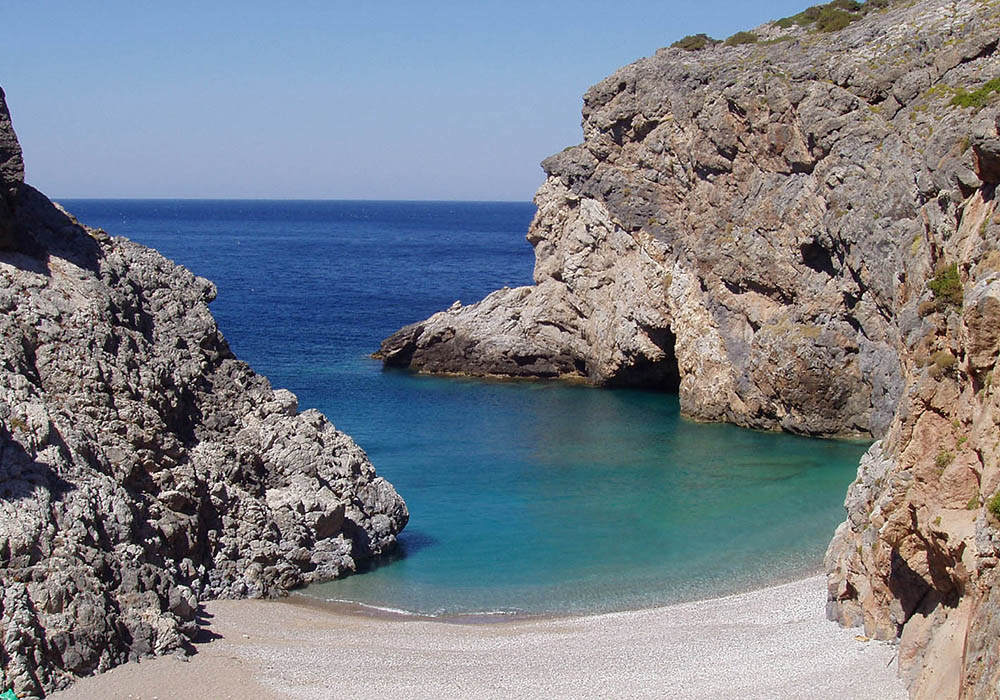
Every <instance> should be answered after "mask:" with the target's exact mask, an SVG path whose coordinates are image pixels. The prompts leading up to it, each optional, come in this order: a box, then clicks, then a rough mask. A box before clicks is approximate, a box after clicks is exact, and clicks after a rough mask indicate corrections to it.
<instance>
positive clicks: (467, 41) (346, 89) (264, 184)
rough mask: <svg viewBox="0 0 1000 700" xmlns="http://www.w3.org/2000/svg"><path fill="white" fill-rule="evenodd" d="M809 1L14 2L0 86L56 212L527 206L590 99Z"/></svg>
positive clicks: (573, 136)
mask: <svg viewBox="0 0 1000 700" xmlns="http://www.w3.org/2000/svg"><path fill="white" fill-rule="evenodd" d="M807 4H808V3H807V2H804V1H795V0H770V1H767V2H757V3H746V2H737V1H736V0H701V2H697V3H689V2H677V1H675V0H665V1H661V2H647V1H645V0H618V1H617V2H590V1H584V2H567V1H562V0H558V1H556V2H544V0H539V2H537V3H531V2H520V1H518V0H508V1H507V2H493V3H476V2H472V1H470V2H462V3H451V2H425V3H421V2H413V1H410V2H394V1H383V2H373V3H366V2H349V3H348V2H338V1H330V2H295V3H279V2H274V0H271V1H270V2H256V1H252V0H244V1H243V2H239V3H236V2H215V3H189V2H181V1H177V2H171V3H162V2H158V3H152V2H141V1H133V2H124V1H122V2H118V1H111V0H106V1H103V2H100V3H87V2H79V1H77V2H48V1H47V0H36V1H34V2H11V3H6V4H5V7H4V10H3V24H4V28H3V41H2V42H0V85H2V86H3V88H4V90H5V91H6V93H7V99H8V103H9V105H10V107H11V110H12V112H13V117H14V126H15V129H16V130H17V133H18V136H19V137H20V140H21V144H22V146H23V147H24V151H25V159H26V163H27V169H28V181H29V182H30V183H32V184H33V185H35V186H36V187H38V188H39V189H41V190H42V191H44V192H46V193H48V194H49V195H50V196H53V197H63V198H69V197H237V198H239V197H274V198H323V199H326V198H332V199H496V200H528V199H530V198H531V196H532V194H533V192H534V190H535V189H536V188H537V187H538V185H539V184H540V183H541V181H542V172H541V169H540V168H539V166H538V163H539V161H541V160H542V159H543V158H545V157H546V156H548V155H549V154H551V153H554V152H556V151H559V150H561V149H562V148H564V147H565V146H568V145H571V144H575V143H579V141H580V140H581V132H580V106H581V96H582V95H583V93H584V91H585V90H586V89H587V87H588V86H590V85H592V84H593V83H596V82H597V81H599V80H600V79H602V78H604V77H605V76H607V75H609V74H610V73H612V72H613V71H614V70H615V69H616V68H618V67H619V66H622V65H625V64H627V63H631V62H632V61H634V60H636V59H638V58H641V57H642V56H648V55H650V54H652V53H653V52H654V51H655V50H656V49H657V48H659V47H661V46H665V45H667V44H669V43H671V42H672V41H674V40H676V39H678V38H679V37H681V36H684V35H685V34H693V33H698V32H707V33H709V34H711V35H713V36H717V37H723V38H724V37H726V36H728V35H730V34H732V33H734V32H736V31H738V30H740V29H748V28H751V27H753V26H756V25H758V24H761V23H763V22H765V21H767V20H769V19H774V18H777V17H782V16H786V15H789V14H793V13H794V12H797V11H799V10H801V9H802V8H803V7H805V5H807Z"/></svg>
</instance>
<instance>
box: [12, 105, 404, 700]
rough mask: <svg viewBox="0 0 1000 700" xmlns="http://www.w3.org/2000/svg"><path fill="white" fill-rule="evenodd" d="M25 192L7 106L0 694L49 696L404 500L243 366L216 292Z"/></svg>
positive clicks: (387, 532)
mask: <svg viewBox="0 0 1000 700" xmlns="http://www.w3.org/2000/svg"><path fill="white" fill-rule="evenodd" d="M23 180H24V168H23V164H22V160H21V150H20V147H19V146H18V143H17V139H16V137H15V135H14V131H13V130H12V128H11V124H10V115H9V113H8V111H7V106H6V103H5V102H4V100H3V93H2V92H0V311H2V314H0V668H2V674H0V678H2V683H0V686H2V687H11V686H12V687H13V688H14V690H15V692H17V693H18V695H19V696H20V697H22V698H23V697H27V696H33V695H42V694H44V693H45V692H47V691H51V690H53V689H55V688H60V687H63V686H65V685H67V684H68V683H70V682H71V681H72V679H73V678H74V677H76V676H80V675H87V674H91V673H95V672H99V671H103V670H106V669H108V668H110V667H112V666H114V665H116V664H120V663H122V662H125V661H127V660H130V659H135V658H139V657H142V656H146V655H149V654H163V653H167V652H170V651H173V650H180V649H182V648H183V647H184V646H185V644H186V641H187V639H188V638H190V637H192V636H193V635H195V634H196V633H197V631H198V604H199V601H200V600H204V599H207V598H213V597H242V596H254V597H257V596H268V595H274V594H280V593H282V592H283V591H286V590H288V589H289V588H291V587H293V586H297V585H300V584H303V583H308V582H310V581H315V580H322V579H329V578H333V577H336V576H339V575H341V574H343V573H346V572H350V571H353V570H354V569H355V567H356V566H357V565H358V564H359V563H360V562H362V561H364V560H367V559H369V558H371V557H374V556H377V555H378V554H379V553H381V552H383V551H386V550H387V549H388V548H390V547H391V546H392V545H393V544H394V542H395V536H396V534H397V533H398V532H399V531H400V530H401V529H402V528H403V526H404V525H405V524H406V521H407V517H408V516H407V510H406V506H405V504H404V503H403V500H402V499H401V498H400V497H399V496H398V495H397V494H396V492H395V490H394V489H393V488H392V486H391V485H390V484H389V483H388V482H387V481H385V480H384V479H382V478H380V477H378V476H376V474H375V470H374V468H373V467H372V465H371V463H370V462H369V461H368V458H367V457H366V456H365V453H364V452H363V451H362V450H361V448H359V447H358V446H357V445H356V444H355V443H354V442H353V441H352V440H351V438H350V437H348V436H347V435H345V434H344V433H341V432H340V431H338V430H337V429H336V428H334V427H333V426H332V425H331V424H330V423H329V422H328V421H327V420H326V418H324V417H323V416H322V415H321V414H320V413H318V412H316V411H313V410H307V411H302V412H299V410H298V407H297V401H296V399H295V396H294V395H292V394H291V393H290V392H288V391H285V390H277V391H275V390H272V388H271V386H270V385H269V384H268V382H267V380H266V379H265V378H264V377H261V376H259V375H257V374H255V373H254V372H253V371H252V370H251V369H250V368H249V367H248V366H247V365H246V364H245V363H243V362H240V361H239V360H238V359H236V357H234V356H233V353H232V352H231V351H230V349H229V347H228V346H227V344H226V341H225V339H224V338H223V337H222V336H221V335H220V333H219V331H218V328H217V327H216V324H215V321H214V319H213V318H212V315H211V313H210V312H209V310H208V306H207V304H208V302H210V301H211V300H212V299H213V298H214V296H215V288H214V287H213V285H212V284H211V283H210V282H208V281H207V280H204V279H201V278H198V277H195V276H194V275H192V274H191V273H190V272H188V271H187V270H186V269H184V268H182V267H178V266H177V265H175V264H173V263H172V262H170V261H169V260H167V259H165V258H164V257H162V256H161V255H159V254H158V253H156V252H155V251H153V250H150V249H148V248H144V247H143V246H140V245H137V244H135V243H131V242H129V241H127V240H125V239H122V238H111V237H109V236H108V235H107V234H105V233H104V232H103V231H99V230H94V229H90V228H87V227H85V226H82V225H81V224H79V223H78V222H77V221H76V220H75V219H74V218H73V217H72V216H70V215H69V214H67V213H66V212H65V211H63V210H62V209H61V208H60V207H59V206H58V205H55V204H53V203H52V202H50V201H49V200H48V199H46V198H45V196H44V195H42V194H41V193H39V192H38V191H36V190H34V189H33V188H31V187H29V186H28V185H26V184H24V181H23Z"/></svg>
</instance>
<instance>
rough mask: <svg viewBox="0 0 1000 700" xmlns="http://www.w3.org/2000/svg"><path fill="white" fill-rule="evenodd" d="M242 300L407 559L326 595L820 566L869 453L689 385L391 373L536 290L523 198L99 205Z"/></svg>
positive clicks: (551, 604)
mask: <svg viewBox="0 0 1000 700" xmlns="http://www.w3.org/2000/svg"><path fill="white" fill-rule="evenodd" d="M63 203H64V204H65V205H66V206H67V208H68V209H69V210H70V211H72V212H73V213H74V214H76V215H78V216H79V217H80V218H81V219H82V220H84V221H87V222H88V223H89V224H91V225H95V226H102V227H104V228H105V229H107V230H108V231H109V232H110V233H112V234H120V235H126V236H129V237H130V238H133V239H134V240H136V241H138V242H140V243H144V244H146V245H150V246H153V247H155V248H157V249H158V250H160V251H161V252H163V253H164V254H165V255H167V256H168V257H171V258H172V259H174V260H176V261H177V262H179V263H181V264H183V265H185V266H187V267H188V268H190V269H191V270H193V271H194V272H195V273H196V274H199V275H202V276H204V277H207V278H209V279H211V280H212V281H214V282H215V283H216V285H217V286H218V289H219V296H218V299H217V300H216V301H215V302H213V303H212V311H213V313H214V314H215V316H216V318H217V319H218V322H219V325H220V328H221V329H222V331H223V333H224V334H225V335H226V337H227V338H228V339H229V342H230V344H231V345H232V347H233V349H234V351H235V352H236V353H237V355H239V356H240V357H241V358H242V359H244V360H246V361H247V362H249V363H250V364H251V365H252V366H253V367H254V368H255V369H256V370H257V371H259V372H261V373H263V374H265V375H267V376H268V377H269V378H270V379H271V382H272V384H273V385H274V386H276V387H284V388H288V389H290V390H292V391H293V392H295V393H296V394H297V395H298V396H299V400H300V407H301V408H311V407H312V408H318V409H319V410H321V411H323V412H324V413H326V414H327V416H328V417H329V418H330V419H331V420H332V421H333V422H334V423H335V424H336V425H337V427H338V428H340V429H341V430H344V431H345V432H348V433H349V434H351V435H352V436H353V437H354V438H355V439H356V440H357V441H358V442H359V444H360V445H361V446H362V447H364V448H365V450H366V451H367V452H368V454H369V456H370V457H371V459H372V461H373V462H374V464H375V466H376V468H377V469H378V472H379V474H381V475H382V476H385V477H386V478H387V479H389V480H390V481H392V482H393V484H394V485H395V486H396V488H397V489H398V490H399V492H400V493H401V494H402V496H403V497H404V498H405V499H406V501H407V504H408V506H409V509H410V513H411V519H410V524H409V525H408V527H407V529H406V530H405V531H404V532H403V534H402V536H401V539H400V548H399V552H398V553H397V555H396V556H394V557H392V558H391V559H390V560H386V561H384V562H383V563H382V565H380V566H378V567H377V568H375V569H374V570H371V571H368V572H365V573H362V574H358V575H354V576H350V577H348V578H345V579H341V580H338V581H333V582H330V583H326V584H320V585H316V586H311V587H309V588H307V589H305V590H304V591H303V593H304V594H305V595H309V596H314V597H317V598H320V599H324V600H342V601H351V602H356V603H361V604H365V605H372V606H378V607H385V608H394V609H400V610H405V611H410V612H417V613H423V614H432V615H463V614H476V613H491V612H517V613H538V614H546V613H557V614H558V613H588V612H600V611H607V610H617V609H625V608H637V607H646V606H651V605H658V604H664V603H670V602H677V601H682V600H689V599H694V598H704V597H709V596H713V595H719V594H724V593H729V592H734V591H738V590H744V589H746V588H750V587H754V586H762V585H766V584H768V583H772V582H776V581H780V580H785V579H789V578H794V577H797V576H800V575H803V574H805V573H809V572H813V571H816V570H817V569H818V568H819V567H820V564H821V562H822V556H823V552H824V550H825V547H826V544H827V542H828V541H829V539H830V537H831V536H832V534H833V530H834V528H835V527H836V525H837V524H838V523H839V522H840V521H841V520H842V519H843V506H842V503H843V498H844V493H845V491H846V488H847V486H848V484H849V483H850V482H851V481H852V480H853V478H854V476H855V473H856V469H857V462H858V458H859V457H860V455H861V453H862V452H863V450H864V448H865V445H864V444H861V443H855V442H844V441H821V440H813V439H807V438H801V437H796V436H791V435H783V434H772V433H760V432H753V431H749V430H744V429H740V428H736V427H733V426H729V425H714V424H698V423H694V422H691V421H687V420H684V419H682V418H681V417H680V416H679V407H678V403H677V397H676V395H673V394H670V393H654V392H643V391H635V390H622V389H616V390H597V389H592V388H589V387H581V386H568V385H562V384H556V383H533V382H488V381H478V380H475V381H474V380H463V379H441V378H431V377H422V376H415V375H412V374H408V373H405V372H399V371H383V370H382V368H381V365H380V364H379V363H378V362H377V361H374V360H372V359H370V358H369V357H368V355H369V354H370V353H371V352H372V351H373V350H375V349H376V348H377V347H378V344H379V342H380V341H381V339H382V338H383V337H385V336H386V335H388V334H389V333H391V332H392V331H393V330H395V329H396V328H399V327H400V326H402V325H404V324H406V323H408V322H412V321H415V320H419V319H422V318H424V317H426V316H427V315H429V314H430V313H433V312H434V311H437V310H440V309H444V308H447V307H448V306H449V305H450V304H451V303H452V302H453V301H454V300H455V299H456V298H458V299H461V300H462V301H463V302H464V303H471V302H473V301H476V300H478V299H480V298H482V297H483V296H484V295H485V294H487V293H488V292H489V291H492V290H493V289H496V288H497V287H500V286H503V285H510V286H515V285H521V284H529V283H530V281H531V266H532V260H533V258H532V251H531V247H530V246H529V245H528V244H527V243H526V242H525V241H524V233H525V231H526V230H527V227H528V222H529V221H530V219H531V216H532V213H533V207H532V206H531V205H530V204H524V203H455V202H338V201H324V202H274V201H215V202H212V201H191V200H149V201H135V200H132V201H113V200H76V201H65V202H63Z"/></svg>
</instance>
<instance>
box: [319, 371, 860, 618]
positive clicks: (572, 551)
mask: <svg viewBox="0 0 1000 700" xmlns="http://www.w3.org/2000/svg"><path fill="white" fill-rule="evenodd" d="M392 381H393V382H394V383H397V384H398V385H399V387H400V391H401V392H405V394H406V396H407V397H408V402H407V403H406V404H403V405H400V406H399V407H398V409H397V411H398V412H397V413H396V415H395V416H394V417H393V419H392V422H393V423H395V424H404V425H405V426H406V431H405V435H399V434H395V435H393V434H392V433H391V431H390V430H388V428H389V426H388V425H386V428H387V430H386V431H385V432H384V433H383V434H382V435H381V436H380V435H377V434H372V435H368V436H365V438H364V442H363V444H365V445H366V446H367V447H368V449H369V450H370V452H371V455H372V457H373V459H375V461H376V464H378V465H379V468H380V469H384V470H385V471H386V472H387V473H391V475H392V479H393V482H394V483H395V484H396V486H397V488H398V489H399V490H400V492H401V493H403V494H404V495H405V497H406V500H407V503H408V504H409V507H410V511H411V514H412V520H411V524H410V526H409V527H408V528H407V531H406V533H405V534H404V536H403V556H401V557H400V558H398V559H397V560H396V561H393V562H392V563H391V564H389V565H386V566H380V567H378V568H377V569H375V570H374V571H371V572H369V573H365V574H364V575H362V576H353V577H349V578H347V579H343V580H340V581H334V582H331V583H328V584H322V585H319V586H313V587H310V588H309V589H307V590H306V593H307V594H309V595H314V596H320V597H325V598H329V599H335V600H348V601H355V602H362V603H367V604H371V605H377V606H387V607H392V608H397V609H403V610H408V611H416V612H421V613H430V614H454V613H469V612H483V611H523V612H536V613H541V612H596V611H604V610H616V609H624V608H635V607H645V606H649V605H655V604H661V603H668V602H675V601H680V600H687V599H693V598H700V597H706V596H710V595H715V594H721V593H729V592H733V591H737V590H741V589H745V588H748V587H751V586H756V585H763V584H767V583H771V582H774V581H777V580H781V579H786V578H791V577H794V576H798V575H800V574H803V573H805V572H808V571H811V570H813V569H815V568H816V567H817V566H818V565H819V563H820V562H821V559H822V554H823V552H824V550H825V547H826V543H827V542H828V541H829V539H830V536H831V535H832V533H833V530H834V528H835V527H836V525H837V523H838V522H839V521H840V520H842V519H843V508H842V507H841V503H842V501H843V494H844V492H845V490H846V487H847V485H848V484H849V483H850V482H851V480H852V479H853V478H854V474H855V471H856V468H857V461H858V458H859V457H860V455H861V452H862V451H863V449H864V448H863V446H862V445H859V444H856V443H845V442H829V441H826V442H821V441H817V440H811V439H806V438H798V437H793V436H789V435H777V434H768V433H759V432H752V431H749V430H743V429H740V428H735V427H733V426H727V425H708V424H698V423H693V422H690V421H687V420H684V419H681V418H680V417H679V411H678V402H677V399H676V396H668V395H662V394H654V393H646V392H639V391H613V392H612V391H601V390H595V389H590V388H586V387H565V386H556V385H551V384H526V383H482V382H472V381H459V380H440V379H431V378H421V377H408V376H397V377H394V378H393V379H392ZM442 403H443V404H445V405H449V406H451V407H452V408H453V410H452V411H449V412H448V413H447V414H442V413H441V412H438V411H428V410H427V407H429V406H436V405H440V404H442Z"/></svg>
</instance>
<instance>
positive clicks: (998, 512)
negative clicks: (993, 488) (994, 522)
mask: <svg viewBox="0 0 1000 700" xmlns="http://www.w3.org/2000/svg"><path fill="white" fill-rule="evenodd" d="M986 508H987V509H988V510H989V511H990V512H991V513H993V517H994V518H997V519H998V520H1000V491H997V492H996V493H995V494H993V497H992V498H991V499H990V500H988V501H986Z"/></svg>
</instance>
